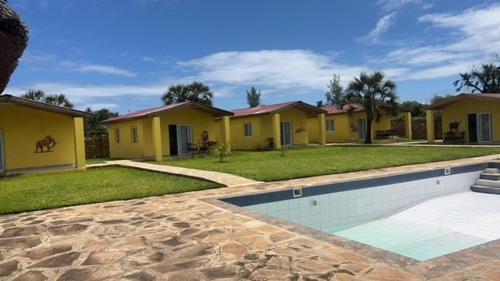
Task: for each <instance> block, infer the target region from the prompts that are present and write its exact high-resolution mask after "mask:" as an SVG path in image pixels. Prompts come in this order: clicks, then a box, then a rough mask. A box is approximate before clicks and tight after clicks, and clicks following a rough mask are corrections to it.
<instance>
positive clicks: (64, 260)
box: [28, 252, 80, 268]
mask: <svg viewBox="0 0 500 281" xmlns="http://www.w3.org/2000/svg"><path fill="white" fill-rule="evenodd" d="M79 256H80V253H78V252H69V253H66V254H60V255H57V256H53V257H50V258H48V259H45V260H43V261H40V262H37V263H35V264H33V265H31V266H29V267H28V268H37V267H63V266H68V265H72V264H73V262H74V261H75V260H76V259H77V258H78V257H79Z"/></svg>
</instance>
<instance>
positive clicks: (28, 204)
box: [0, 167, 219, 214]
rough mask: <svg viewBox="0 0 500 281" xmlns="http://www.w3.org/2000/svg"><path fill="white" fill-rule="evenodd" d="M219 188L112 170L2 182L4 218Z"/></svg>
mask: <svg viewBox="0 0 500 281" xmlns="http://www.w3.org/2000/svg"><path fill="white" fill-rule="evenodd" d="M215 187H219V185H217V184H215V183H211V182H206V181H201V180H197V179H192V178H187V177H180V176H173V175H168V174H160V173H155V172H148V171H141V170H136V169H129V168H119V167H108V168H97V169H90V170H87V171H80V172H61V173H51V174H39V175H24V176H8V177H4V178H0V214H6V213H15V212H22V211H31V210H40V209H49V208H56V207H63V206H72V205H79V204H86V203H97V202H105V201H112V200H120V199H131V198H141V197H148V196H158V195H164V194H170V193H178V192H186V191H195V190H203V189H209V188H215Z"/></svg>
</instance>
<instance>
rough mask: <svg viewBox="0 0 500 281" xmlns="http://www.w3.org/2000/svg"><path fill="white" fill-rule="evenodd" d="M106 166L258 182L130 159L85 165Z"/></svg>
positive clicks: (239, 182) (225, 182)
mask: <svg viewBox="0 0 500 281" xmlns="http://www.w3.org/2000/svg"><path fill="white" fill-rule="evenodd" d="M107 166H122V167H129V168H136V169H142V170H147V171H154V172H160V173H168V174H174V175H181V176H188V177H193V178H199V179H204V180H208V181H212V182H216V183H219V184H222V185H224V186H244V185H253V184H258V183H260V182H259V181H255V180H252V179H247V178H244V177H239V176H235V175H231V174H226V173H220V172H212V171H205V170H197V169H190V168H182V167H174V166H167V165H158V164H152V163H146V162H136V161H130V160H115V161H106V162H105V163H102V164H92V165H87V168H97V167H107Z"/></svg>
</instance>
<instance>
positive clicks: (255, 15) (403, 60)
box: [6, 0, 500, 113]
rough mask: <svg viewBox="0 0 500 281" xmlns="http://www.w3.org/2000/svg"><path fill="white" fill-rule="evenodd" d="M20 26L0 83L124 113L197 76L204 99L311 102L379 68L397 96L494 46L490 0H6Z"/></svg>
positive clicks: (439, 86)
mask: <svg viewBox="0 0 500 281" xmlns="http://www.w3.org/2000/svg"><path fill="white" fill-rule="evenodd" d="M9 3H10V5H11V6H12V7H13V8H14V9H15V10H16V11H17V12H18V13H19V14H20V16H21V17H22V18H23V19H24V20H25V22H26V23H27V24H28V25H29V26H30V30H31V38H30V42H29V45H28V48H27V50H26V52H25V54H24V56H23V58H22V60H21V63H20V65H19V67H18V68H17V70H16V72H15V74H14V75H13V77H12V80H11V82H10V84H9V87H8V88H7V90H6V92H7V93H11V94H15V95H20V94H22V93H23V92H24V91H26V90H27V89H42V90H44V91H46V92H47V93H63V94H66V95H68V96H69V97H70V99H71V100H72V101H73V102H74V103H75V104H76V106H77V107H78V108H85V107H87V106H90V107H92V108H94V109H97V108H100V107H108V108H111V109H112V110H116V111H119V112H121V113H126V112H128V111H134V110H138V109H141V108H145V107H152V106H158V105H160V104H161V100H160V97H161V95H162V93H163V92H164V91H165V90H166V89H167V88H168V86H169V85H171V84H175V83H187V82H191V81H193V80H197V81H202V82H204V83H206V84H208V85H209V86H210V87H211V88H212V90H213V91H214V92H215V99H214V101H215V105H216V106H219V107H222V108H226V109H233V108H240V107H245V106H246V100H245V91H246V90H247V89H248V88H249V87H251V86H255V87H257V88H258V89H260V90H261V91H262V93H263V102H264V103H266V104H271V103H275V102H282V101H289V100H304V101H306V102H311V103H314V102H315V101H317V100H320V99H323V98H324V93H325V91H326V85H327V83H328V80H329V79H330V77H331V76H332V74H333V73H336V74H339V75H340V76H341V79H342V82H343V83H344V84H347V83H348V82H349V80H351V79H352V78H353V77H354V76H356V75H358V74H359V73H360V72H361V71H368V72H369V71H374V70H381V71H384V72H385V73H386V75H387V76H388V78H390V79H393V80H394V81H396V82H397V85H398V93H399V96H400V99H401V100H418V101H422V102H426V101H428V100H429V99H430V98H432V97H433V96H434V95H436V94H439V95H443V94H449V93H453V92H454V90H455V89H454V87H453V85H452V83H453V81H454V80H456V79H457V77H458V75H457V74H458V73H460V72H464V71H467V70H468V69H469V68H470V67H471V66H473V65H479V64H481V63H483V62H492V61H494V60H495V55H494V54H495V53H500V3H499V2H498V1H488V0H486V1H460V0H441V1H430V0H376V1H352V0H350V1H330V0H315V1H290V0H287V1H285V0H274V1H260V0H253V1H235V0H227V1H225V0H213V1H207V0H121V1H112V0H85V1H83V0H80V1H78V0H10V1H9Z"/></svg>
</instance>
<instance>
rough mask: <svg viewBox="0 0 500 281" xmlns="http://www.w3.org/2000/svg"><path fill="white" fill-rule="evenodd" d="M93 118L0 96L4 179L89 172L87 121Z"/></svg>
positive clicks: (0, 159) (0, 169) (1, 172)
mask: <svg viewBox="0 0 500 281" xmlns="http://www.w3.org/2000/svg"><path fill="white" fill-rule="evenodd" d="M88 116H89V114H88V113H85V112H82V111H78V110H73V109H68V108H63V107H58V106H54V105H50V104H46V103H41V102H36V101H32V100H28V99H24V98H19V97H14V96H11V95H0V175H4V174H14V173H24V172H29V171H40V170H58V169H68V168H70V169H74V168H77V169H85V141H84V132H83V118H84V117H88Z"/></svg>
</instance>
